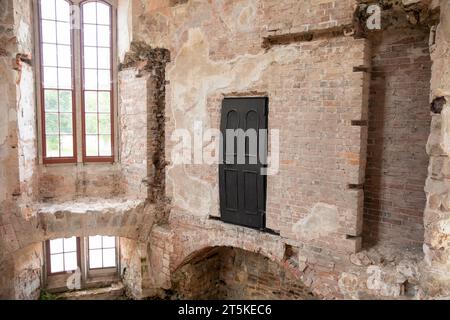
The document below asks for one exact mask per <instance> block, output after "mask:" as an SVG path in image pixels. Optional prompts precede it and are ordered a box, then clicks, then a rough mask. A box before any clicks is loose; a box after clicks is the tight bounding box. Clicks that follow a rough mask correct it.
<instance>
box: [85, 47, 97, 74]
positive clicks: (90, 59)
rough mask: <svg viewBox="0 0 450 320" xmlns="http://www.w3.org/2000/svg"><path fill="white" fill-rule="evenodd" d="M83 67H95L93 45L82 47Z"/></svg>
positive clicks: (95, 59)
mask: <svg viewBox="0 0 450 320" xmlns="http://www.w3.org/2000/svg"><path fill="white" fill-rule="evenodd" d="M84 67H85V68H91V69H95V68H97V49H96V48H94V47H84Z"/></svg>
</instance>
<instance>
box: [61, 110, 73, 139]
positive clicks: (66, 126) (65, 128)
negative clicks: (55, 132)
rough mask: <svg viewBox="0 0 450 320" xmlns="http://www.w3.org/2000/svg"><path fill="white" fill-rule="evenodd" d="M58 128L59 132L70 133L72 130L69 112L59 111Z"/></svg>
mask: <svg viewBox="0 0 450 320" xmlns="http://www.w3.org/2000/svg"><path fill="white" fill-rule="evenodd" d="M59 128H60V132H61V133H67V134H71V133H72V132H73V131H72V114H71V113H61V114H60V115H59Z"/></svg>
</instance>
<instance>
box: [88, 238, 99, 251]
mask: <svg viewBox="0 0 450 320" xmlns="http://www.w3.org/2000/svg"><path fill="white" fill-rule="evenodd" d="M101 247H102V236H95V237H89V249H100V248H101Z"/></svg>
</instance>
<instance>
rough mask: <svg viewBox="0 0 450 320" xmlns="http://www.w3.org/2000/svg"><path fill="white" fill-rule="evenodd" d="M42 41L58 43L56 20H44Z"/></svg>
mask: <svg viewBox="0 0 450 320" xmlns="http://www.w3.org/2000/svg"><path fill="white" fill-rule="evenodd" d="M42 42H47V43H56V22H54V21H46V20H42Z"/></svg>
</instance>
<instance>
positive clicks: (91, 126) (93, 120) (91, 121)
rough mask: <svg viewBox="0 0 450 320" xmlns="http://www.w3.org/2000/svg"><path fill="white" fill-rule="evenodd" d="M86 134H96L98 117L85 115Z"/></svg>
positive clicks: (89, 114)
mask: <svg viewBox="0 0 450 320" xmlns="http://www.w3.org/2000/svg"><path fill="white" fill-rule="evenodd" d="M86 133H87V134H98V117H97V114H91V113H87V114H86Z"/></svg>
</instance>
